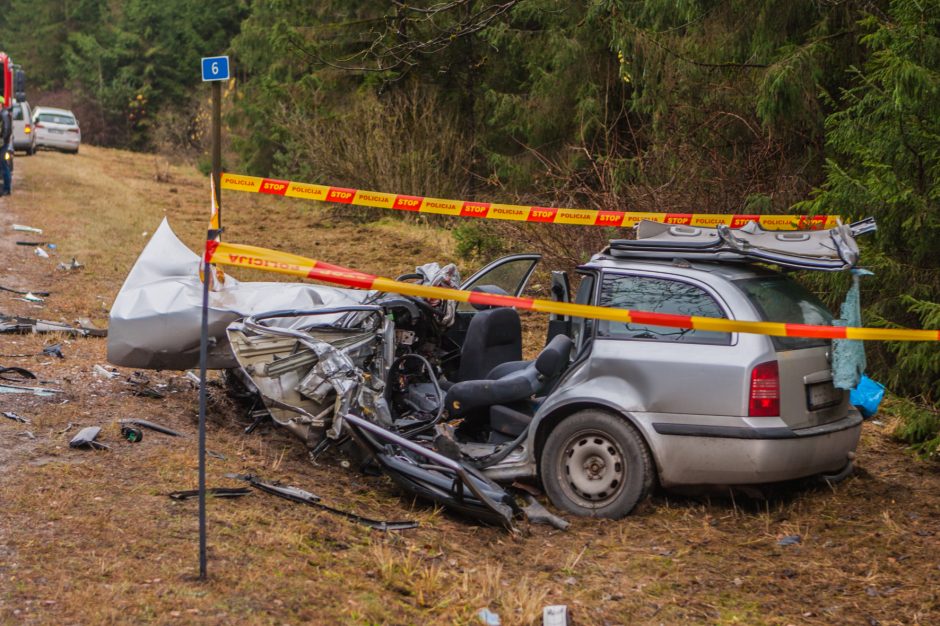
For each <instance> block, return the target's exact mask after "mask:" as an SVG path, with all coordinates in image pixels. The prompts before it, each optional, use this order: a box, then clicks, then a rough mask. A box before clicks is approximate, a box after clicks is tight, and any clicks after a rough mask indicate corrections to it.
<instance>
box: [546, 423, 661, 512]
mask: <svg viewBox="0 0 940 626" xmlns="http://www.w3.org/2000/svg"><path fill="white" fill-rule="evenodd" d="M541 478H542V485H543V486H544V487H545V491H546V492H547V493H548V497H549V498H550V499H551V501H552V503H553V504H554V505H555V506H557V507H558V508H560V509H563V510H565V511H568V512H570V513H574V514H575V515H581V516H585V517H608V518H612V519H619V518H621V517H623V516H625V515H627V514H629V513H630V511H632V510H633V508H634V507H635V506H636V505H637V503H638V502H640V500H642V499H643V498H645V497H646V496H647V494H648V493H649V491H650V488H651V487H652V484H653V462H652V460H651V458H650V454H649V451H648V450H647V448H646V444H645V443H644V442H643V439H642V437H640V434H639V433H638V432H637V431H636V429H635V428H634V427H633V426H631V425H630V424H629V423H627V422H626V421H625V420H623V419H622V418H620V417H618V416H615V415H611V414H610V413H605V412H603V411H597V410H593V409H589V410H585V411H579V412H577V413H575V414H574V415H571V416H570V417H567V418H565V419H563V420H562V421H561V422H560V423H559V424H558V425H557V426H556V427H555V428H554V429H553V430H552V432H551V434H550V435H549V436H548V439H547V440H546V441H545V446H544V447H543V448H542V456H541Z"/></svg>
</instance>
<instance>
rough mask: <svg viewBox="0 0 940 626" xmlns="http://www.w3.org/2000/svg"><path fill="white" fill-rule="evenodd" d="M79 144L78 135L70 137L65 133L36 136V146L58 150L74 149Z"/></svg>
mask: <svg viewBox="0 0 940 626" xmlns="http://www.w3.org/2000/svg"><path fill="white" fill-rule="evenodd" d="M80 144H81V139H80V138H78V137H75V138H74V139H73V138H70V137H67V136H65V135H63V136H50V135H43V136H39V135H37V136H36V146H37V147H43V148H58V149H59V150H75V149H76V148H78V146H79V145H80Z"/></svg>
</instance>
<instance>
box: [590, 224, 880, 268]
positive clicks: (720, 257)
mask: <svg viewBox="0 0 940 626" xmlns="http://www.w3.org/2000/svg"><path fill="white" fill-rule="evenodd" d="M875 229H876V225H875V222H874V219H873V218H868V219H866V220H862V221H861V222H855V223H853V224H848V225H842V226H837V227H835V228H830V229H828V230H811V231H787V232H780V231H769V230H764V229H763V228H761V227H760V225H758V224H757V222H749V223H748V224H747V225H745V226H744V227H743V228H740V229H738V230H731V229H730V228H729V227H728V226H726V225H719V226H718V227H717V228H705V227H698V226H671V225H669V224H661V223H659V222H652V221H649V220H643V221H641V222H640V223H639V224H637V226H636V239H635V240H628V239H614V240H612V241H611V242H610V247H609V249H608V250H609V252H610V254H611V256H614V257H618V258H643V259H677V258H678V259H685V260H688V261H721V262H729V261H732V262H733V261H757V262H764V263H773V264H776V265H779V266H781V267H788V268H794V269H809V270H820V271H829V272H834V271H841V270H845V269H849V268H851V267H853V266H854V265H855V264H856V263H857V262H858V257H859V251H858V244H857V243H856V242H855V237H856V236H857V235H861V234H865V233H869V232H872V231H874V230H875Z"/></svg>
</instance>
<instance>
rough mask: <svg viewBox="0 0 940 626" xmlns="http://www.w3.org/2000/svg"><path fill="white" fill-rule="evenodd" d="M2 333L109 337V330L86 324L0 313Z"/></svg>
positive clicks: (0, 329) (0, 330) (0, 331)
mask: <svg viewBox="0 0 940 626" xmlns="http://www.w3.org/2000/svg"><path fill="white" fill-rule="evenodd" d="M0 333H65V334H68V335H75V336H79V337H107V336H108V331H106V330H101V329H99V328H91V327H85V326H78V327H74V326H69V325H68V324H64V323H62V322H52V321H49V320H37V319H32V318H29V317H12V316H7V315H0Z"/></svg>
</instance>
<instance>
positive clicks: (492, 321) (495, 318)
mask: <svg viewBox="0 0 940 626" xmlns="http://www.w3.org/2000/svg"><path fill="white" fill-rule="evenodd" d="M471 323H472V324H474V325H475V326H477V327H480V326H479V325H481V324H482V328H483V329H484V330H483V332H482V335H481V337H482V338H483V346H481V347H483V348H490V347H493V346H501V345H506V344H513V343H519V342H520V341H521V340H522V324H521V323H520V321H519V313H518V312H517V311H516V310H515V309H511V308H509V307H504V306H501V307H496V308H492V309H490V310H489V311H480V312H479V313H477V314H476V315H475V316H474V320H473V322H471Z"/></svg>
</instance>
